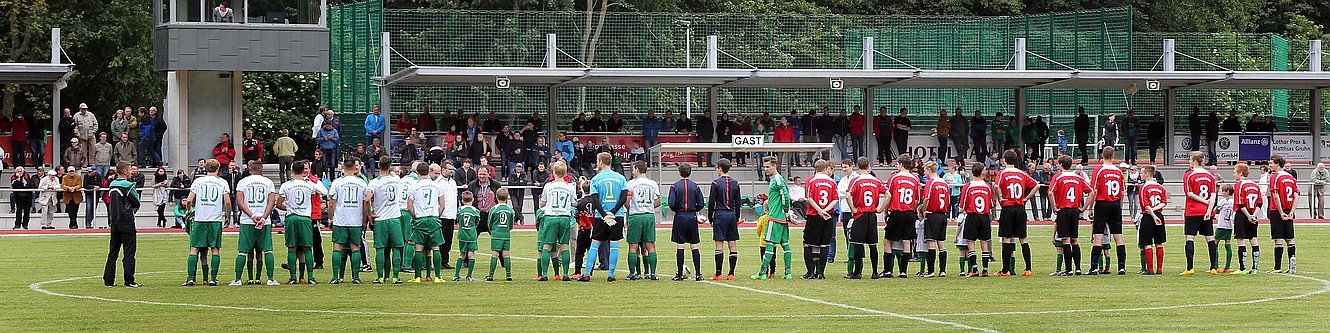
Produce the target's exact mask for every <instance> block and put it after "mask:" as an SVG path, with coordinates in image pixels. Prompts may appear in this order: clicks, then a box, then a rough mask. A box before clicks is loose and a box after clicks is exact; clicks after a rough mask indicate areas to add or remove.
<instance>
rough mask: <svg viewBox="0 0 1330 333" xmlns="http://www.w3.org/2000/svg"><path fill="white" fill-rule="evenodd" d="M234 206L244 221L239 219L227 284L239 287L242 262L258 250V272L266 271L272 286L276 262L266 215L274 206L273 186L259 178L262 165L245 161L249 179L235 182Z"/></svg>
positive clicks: (275, 194) (275, 187) (269, 181)
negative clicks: (260, 255)
mask: <svg viewBox="0 0 1330 333" xmlns="http://www.w3.org/2000/svg"><path fill="white" fill-rule="evenodd" d="M236 204H237V205H238V207H239V208H240V212H241V213H244V214H245V218H242V219H240V245H239V246H237V247H236V250H237V251H238V254H237V255H236V279H235V280H232V281H231V285H232V286H239V285H241V284H243V282H241V281H240V274H241V272H243V269H242V268H243V267H244V266H245V263H246V262H249V261H250V260H251V259H252V258H249V255H250V253H256V254H257V253H259V251H262V253H263V259H262V260H259V261H258V262H259V264H258V266H259V268H258V270H260V271H262V270H263V269H264V268H267V269H268V285H270V286H275V285H277V284H278V283H277V280H274V279H273V276H272V274H273V269H274V267H273V266H274V265H276V262H275V260H274V259H273V255H272V225H271V224H268V216H270V215H272V211H273V208H276V205H277V186H276V185H273V183H272V179H268V177H264V176H263V163H260V162H259V161H250V162H249V176H248V177H245V178H244V179H241V180H240V181H239V182H237V183H236Z"/></svg>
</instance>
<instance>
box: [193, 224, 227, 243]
mask: <svg viewBox="0 0 1330 333" xmlns="http://www.w3.org/2000/svg"><path fill="white" fill-rule="evenodd" d="M189 246H190V247H206V248H213V249H220V248H222V222H200V221H194V223H191V224H190V225H189Z"/></svg>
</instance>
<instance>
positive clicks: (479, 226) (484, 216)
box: [476, 212, 490, 234]
mask: <svg viewBox="0 0 1330 333" xmlns="http://www.w3.org/2000/svg"><path fill="white" fill-rule="evenodd" d="M480 220H481V221H489V220H490V212H480ZM482 232H483V233H489V232H490V226H489V223H476V234H480V233H482Z"/></svg>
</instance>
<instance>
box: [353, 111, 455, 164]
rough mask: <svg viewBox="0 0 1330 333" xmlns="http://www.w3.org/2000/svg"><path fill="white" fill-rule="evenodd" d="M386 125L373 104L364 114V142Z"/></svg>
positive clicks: (372, 137)
mask: <svg viewBox="0 0 1330 333" xmlns="http://www.w3.org/2000/svg"><path fill="white" fill-rule="evenodd" d="M444 119H449V117H444ZM387 127H388V124H387V123H386V122H385V121H384V119H383V115H382V114H379V106H378V105H375V106H374V108H373V109H371V110H370V113H369V115H366V116H365V142H370V141H371V140H372V139H374V138H378V137H382V136H383V130H384V129H385V128H387ZM444 128H447V127H444ZM371 170H377V169H371Z"/></svg>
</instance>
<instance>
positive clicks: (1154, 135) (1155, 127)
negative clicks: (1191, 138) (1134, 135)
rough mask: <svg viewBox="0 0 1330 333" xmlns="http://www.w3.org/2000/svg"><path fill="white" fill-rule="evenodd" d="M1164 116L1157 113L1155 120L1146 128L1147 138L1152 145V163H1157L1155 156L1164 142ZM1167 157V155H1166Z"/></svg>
mask: <svg viewBox="0 0 1330 333" xmlns="http://www.w3.org/2000/svg"><path fill="white" fill-rule="evenodd" d="M1164 135H1165V133H1164V117H1163V116H1160V115H1155V117H1154V120H1151V121H1150V127H1149V128H1148V129H1146V130H1145V136H1146V140H1147V141H1148V142H1149V146H1150V163H1151V164H1153V163H1156V161H1158V160H1156V159H1155V156H1157V155H1156V154H1157V153H1158V152H1159V147H1160V146H1162V145H1163V144H1164ZM1165 158H1167V156H1165Z"/></svg>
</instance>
